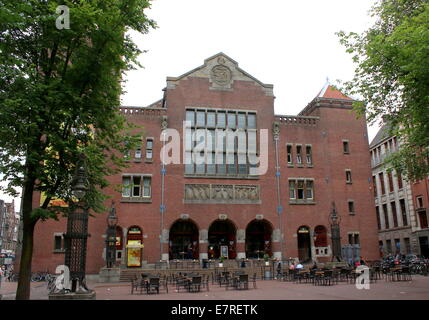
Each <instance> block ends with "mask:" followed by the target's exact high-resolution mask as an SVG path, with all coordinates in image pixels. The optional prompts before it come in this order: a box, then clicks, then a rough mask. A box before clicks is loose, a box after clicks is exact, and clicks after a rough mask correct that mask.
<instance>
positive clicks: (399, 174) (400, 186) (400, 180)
mask: <svg viewBox="0 0 429 320" xmlns="http://www.w3.org/2000/svg"><path fill="white" fill-rule="evenodd" d="M396 177H397V178H398V189H402V188H403V182H402V175H401V173H400V172H396Z"/></svg>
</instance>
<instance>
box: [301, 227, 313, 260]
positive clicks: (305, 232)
mask: <svg viewBox="0 0 429 320" xmlns="http://www.w3.org/2000/svg"><path fill="white" fill-rule="evenodd" d="M298 259H299V261H300V262H308V261H310V260H311V241H310V229H309V228H308V227H306V226H302V227H299V228H298Z"/></svg>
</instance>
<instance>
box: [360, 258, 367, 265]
mask: <svg viewBox="0 0 429 320" xmlns="http://www.w3.org/2000/svg"><path fill="white" fill-rule="evenodd" d="M359 263H360V265H361V266H366V262H365V260H363V258H362V257H360V261H359Z"/></svg>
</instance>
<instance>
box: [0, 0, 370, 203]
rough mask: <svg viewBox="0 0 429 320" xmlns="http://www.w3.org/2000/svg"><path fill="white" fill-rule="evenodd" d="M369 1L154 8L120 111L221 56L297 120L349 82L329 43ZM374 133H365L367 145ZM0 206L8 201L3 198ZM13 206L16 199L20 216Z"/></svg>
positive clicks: (185, 2) (251, 0) (244, 1)
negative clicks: (269, 87) (338, 83)
mask: <svg viewBox="0 0 429 320" xmlns="http://www.w3.org/2000/svg"><path fill="white" fill-rule="evenodd" d="M373 4H374V0H372V1H370V0H359V1H357V0H353V1H352V0H326V1H320V0H300V1H285V0H264V1H261V0H258V1H256V0H180V1H178V0H155V1H153V4H152V8H151V9H150V10H148V11H147V14H148V16H149V17H150V18H152V19H154V20H155V21H156V22H157V24H158V29H155V30H151V31H150V32H149V34H147V35H139V34H133V38H134V40H135V42H136V43H137V45H138V46H139V48H140V49H142V50H147V52H146V53H143V54H142V55H141V56H140V61H141V63H142V64H143V66H144V69H139V70H135V71H131V72H129V73H128V75H127V83H126V85H125V89H126V91H127V93H126V94H124V95H123V97H122V104H123V105H125V106H146V105H149V104H151V103H152V102H155V101H156V100H158V99H160V98H161V97H162V89H163V88H164V87H165V86H166V77H167V76H173V77H174V76H179V75H182V74H184V73H185V72H187V71H190V70H192V69H194V68H196V67H198V66H200V65H202V64H203V63H204V59H206V58H208V57H210V56H212V55H214V54H216V53H218V52H224V53H225V54H227V55H228V56H230V57H231V58H232V59H234V60H235V61H237V62H238V64H239V66H240V67H241V68H242V69H243V70H245V71H246V72H248V73H250V74H251V75H253V76H254V77H256V78H257V79H258V80H260V81H262V82H264V83H268V84H273V85H274V94H275V96H276V100H275V113H276V114H285V115H296V114H298V113H299V112H300V111H301V110H302V109H303V108H304V107H305V106H306V105H307V104H308V103H309V102H310V101H311V100H312V99H313V98H314V97H315V96H316V95H317V93H318V92H319V91H320V90H321V88H322V87H323V85H324V84H325V82H326V78H327V77H328V78H329V79H330V80H331V82H335V80H337V79H341V80H343V81H345V80H351V79H352V77H353V71H354V65H353V63H352V60H351V56H350V55H349V54H347V53H345V48H344V47H343V46H341V45H340V43H339V40H338V37H337V36H336V35H335V33H336V32H338V31H340V30H344V31H354V32H362V31H364V30H366V29H367V28H368V27H369V26H370V25H371V24H372V22H373V20H372V18H370V17H369V15H368V10H369V9H370V8H371V6H372V5H373ZM377 130H378V127H377V128H370V129H369V138H370V139H372V137H374V135H375V133H376V131H377ZM0 198H3V199H5V200H7V201H9V200H10V197H7V196H3V197H2V195H1V193H0ZM19 201H20V200H19V199H16V202H17V209H19Z"/></svg>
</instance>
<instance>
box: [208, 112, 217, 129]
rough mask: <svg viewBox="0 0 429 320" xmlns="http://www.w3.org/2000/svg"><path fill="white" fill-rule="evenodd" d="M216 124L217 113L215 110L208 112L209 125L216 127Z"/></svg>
mask: <svg viewBox="0 0 429 320" xmlns="http://www.w3.org/2000/svg"><path fill="white" fill-rule="evenodd" d="M215 126H216V113H215V112H214V111H209V112H207V127H211V128H214V127H215Z"/></svg>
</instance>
